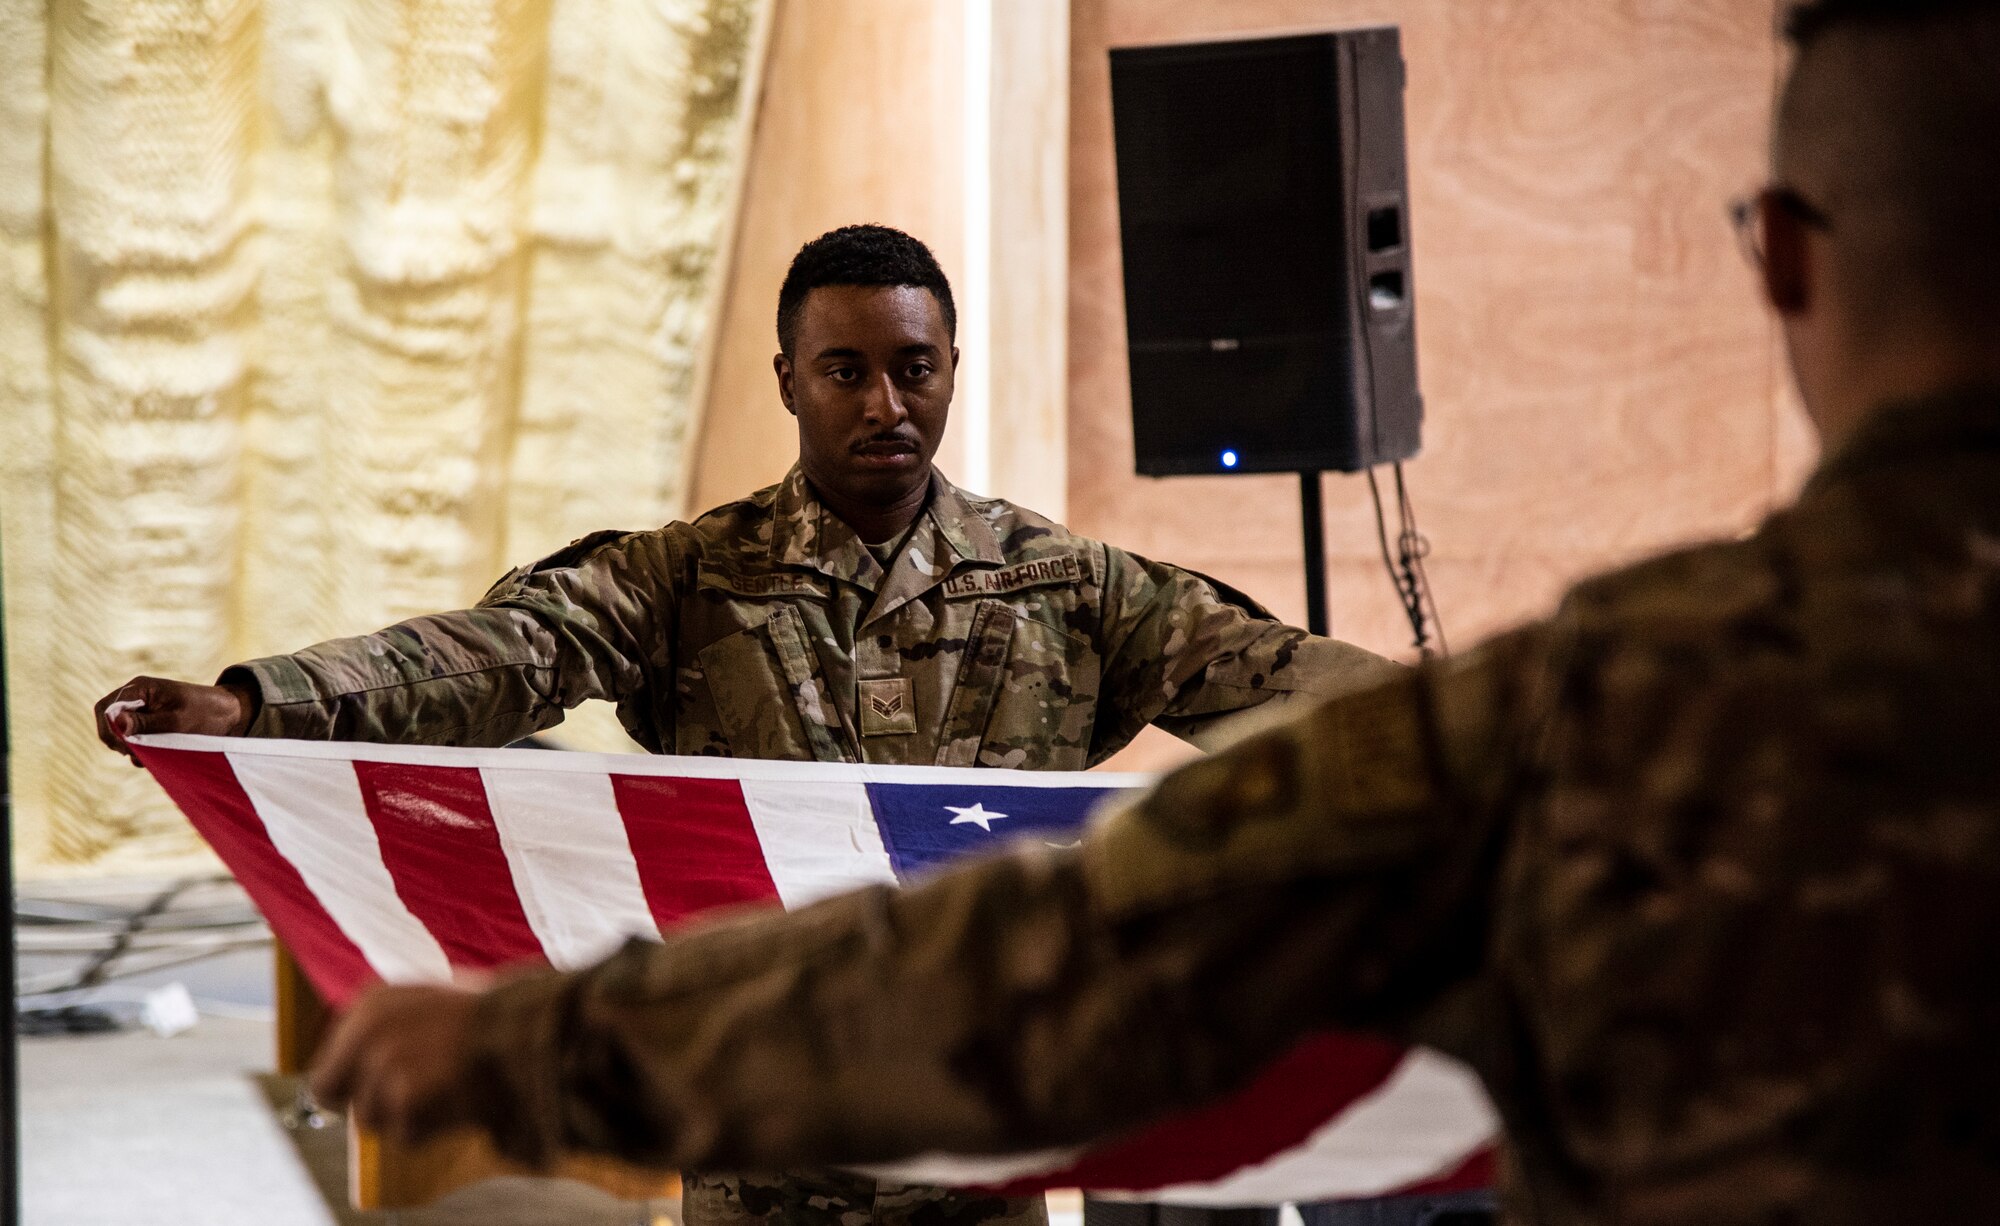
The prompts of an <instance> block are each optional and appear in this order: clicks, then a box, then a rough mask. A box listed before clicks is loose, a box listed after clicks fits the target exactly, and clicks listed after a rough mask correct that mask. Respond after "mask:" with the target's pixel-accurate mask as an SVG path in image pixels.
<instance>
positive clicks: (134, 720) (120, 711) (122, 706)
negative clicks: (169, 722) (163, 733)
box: [104, 698, 158, 740]
mask: <svg viewBox="0 0 2000 1226" xmlns="http://www.w3.org/2000/svg"><path fill="white" fill-rule="evenodd" d="M104 720H105V722H106V723H108V724H110V725H111V731H113V732H115V733H117V734H118V737H119V739H120V740H123V739H126V738H128V737H135V736H140V735H142V734H144V733H146V732H150V731H152V725H154V724H156V723H158V719H157V718H156V715H155V713H154V712H153V711H152V710H151V709H150V708H148V707H147V705H146V700H145V699H143V698H123V699H120V700H119V701H117V702H114V703H112V704H111V705H110V706H108V707H106V708H104Z"/></svg>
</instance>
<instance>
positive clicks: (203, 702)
mask: <svg viewBox="0 0 2000 1226" xmlns="http://www.w3.org/2000/svg"><path fill="white" fill-rule="evenodd" d="M256 714H257V699H256V695H255V694H253V693H252V692H251V691H250V690H249V689H248V688H247V687H244V686H238V685H196V684H194V683H192V682H188V681H170V680H168V679H166V678H165V677H134V678H132V679H131V680H130V681H127V682H126V683H125V684H124V685H121V686H119V687H118V688H117V689H115V690H113V691H111V692H110V693H109V694H106V695H105V696H104V697H102V698H100V699H98V700H97V739H98V740H100V741H103V742H104V745H105V748H107V749H111V750H115V751H116V752H118V753H122V754H124V755H125V756H126V757H128V758H129V757H131V756H132V751H131V750H130V749H128V748H126V746H125V738H126V737H128V736H139V735H141V734H144V733H156V732H193V733H199V734H201V735H204V736H242V735H243V734H244V733H246V732H248V731H249V730H250V721H251V720H252V719H254V718H255V717H256ZM134 765H137V763H136V762H135V763H134Z"/></svg>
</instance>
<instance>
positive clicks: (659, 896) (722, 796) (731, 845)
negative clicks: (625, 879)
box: [611, 775, 778, 932]
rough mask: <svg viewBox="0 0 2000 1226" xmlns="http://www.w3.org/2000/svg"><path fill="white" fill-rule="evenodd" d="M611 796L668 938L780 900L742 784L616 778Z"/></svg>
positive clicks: (641, 879)
mask: <svg viewBox="0 0 2000 1226" xmlns="http://www.w3.org/2000/svg"><path fill="white" fill-rule="evenodd" d="M611 790H612V794H613V795H614V796H615V797H616V798H617V800H618V812H619V813H620V814H621V815H622V816H623V817H624V818H625V834H626V837H627V838H628V839H629V840H630V841H631V844H632V858H633V859H634V860H637V861H638V863H639V884H640V886H641V887H643V888H644V889H645V891H646V905H647V906H648V907H649V908H651V909H652V912H653V919H654V921H655V922H656V923H658V924H659V926H660V931H662V932H665V931H666V930H667V929H668V928H669V927H670V926H672V925H673V924H675V923H678V922H679V921H681V920H683V919H685V918H687V917H688V916H690V915H693V914H695V913H696V912H699V911H706V910H708V909H709V908H711V907H725V906H728V905H730V904H731V903H742V902H761V901H764V900H766V899H773V898H776V897H777V896H778V887H777V885H776V884H775V883H774V882H773V881H772V880H771V870H770V867H769V866H768V865H766V864H765V863H764V847H763V844H761V843H759V842H758V841H757V827H756V826H755V825H754V824H753V823H752V822H751V821H750V809H749V806H747V805H745V804H744V803H743V787H742V785H741V784H739V783H737V782H736V781H735V780H734V779H668V778H661V777H657V776H645V775H613V776H611Z"/></svg>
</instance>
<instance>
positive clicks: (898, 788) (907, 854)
mask: <svg viewBox="0 0 2000 1226" xmlns="http://www.w3.org/2000/svg"><path fill="white" fill-rule="evenodd" d="M1125 790H1126V789H1124V788H1109V787H1107V788H1068V787H1063V788H1023V787H1007V786H1005V785H995V786H990V787H989V786H953V785H944V786H934V785H931V784H912V783H871V784H869V785H868V801H869V803H870V805H872V806H873V807H874V810H875V823H876V825H878V826H880V827H881V829H882V844H883V846H884V847H886V848H887V849H888V852H889V862H890V863H891V864H892V865H894V867H895V869H896V876H897V877H898V878H900V879H902V880H904V881H907V880H909V879H910V878H911V877H912V876H914V875H917V874H920V873H922V872H923V871H924V870H925V869H927V868H930V867H931V866H933V865H936V864H942V863H944V862H945V861H947V860H955V859H957V858H958V857H960V856H968V855H977V854H979V853H981V852H988V851H997V850H999V849H1000V848H1002V847H1005V846H1006V845H1007V844H1009V843H1012V842H1014V841H1015V840H1017V839H1021V838H1026V837H1030V836H1033V837H1035V838H1040V839H1042V840H1044V841H1045V842H1048V843H1051V844H1057V845H1068V844H1070V843H1074V842H1075V841H1076V840H1077V838H1078V837H1079V832H1080V830H1081V828H1082V826H1083V824H1084V823H1085V822H1086V821H1087V820H1088V819H1089V817H1090V815H1091V813H1092V812H1093V811H1094V810H1095V809H1096V808H1097V807H1098V806H1099V805H1100V804H1102V803H1104V801H1105V800H1107V799H1108V798H1110V797H1113V796H1116V795H1118V794H1119V793H1120V792H1123V791H1125Z"/></svg>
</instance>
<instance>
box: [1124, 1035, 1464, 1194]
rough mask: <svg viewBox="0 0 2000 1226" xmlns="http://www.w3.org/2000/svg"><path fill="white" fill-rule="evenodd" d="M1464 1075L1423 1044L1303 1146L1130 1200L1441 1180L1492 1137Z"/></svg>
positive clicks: (1394, 1188)
mask: <svg viewBox="0 0 2000 1226" xmlns="http://www.w3.org/2000/svg"><path fill="white" fill-rule="evenodd" d="M1499 1130H1500V1121H1499V1119H1498V1117H1497V1116H1495V1114H1494V1112H1493V1105H1492V1103H1491V1102H1490V1101H1488V1099H1487V1097H1486V1091H1485V1090H1484V1089H1483V1088H1481V1086H1480V1084H1479V1078H1478V1077H1477V1076H1476V1075H1474V1073H1473V1072H1472V1070H1471V1069H1468V1068H1466V1067H1465V1066H1464V1065H1463V1064H1460V1063H1459V1062H1458V1061H1456V1060H1453V1059H1452V1058H1451V1057H1449V1056H1442V1055H1439V1054H1438V1053H1436V1052H1433V1051H1429V1050H1427V1049H1425V1048H1421V1047H1420V1048H1417V1049H1415V1050H1413V1051H1411V1052H1410V1054H1409V1055H1407V1056H1405V1057H1403V1062H1402V1063H1401V1064H1400V1065H1398V1066H1397V1067H1396V1071H1395V1072H1394V1073H1393V1074H1391V1075H1390V1077H1389V1080H1388V1081H1386V1082H1384V1083H1383V1084H1382V1085H1381V1086H1380V1087H1378V1088H1377V1089H1376V1091H1375V1092H1374V1093H1373V1094H1369V1095H1367V1096H1365V1097H1363V1098H1361V1099H1360V1100H1359V1101H1357V1102H1356V1103H1355V1104H1354V1105H1353V1106H1351V1107H1349V1108H1348V1109H1347V1110H1346V1111H1343V1112H1341V1113H1340V1114H1339V1115H1338V1116H1336V1117H1335V1118H1334V1119H1333V1120H1332V1121H1330V1122H1329V1123H1327V1124H1325V1125H1322V1126H1321V1127H1320V1129H1319V1131H1317V1132H1315V1133H1314V1134H1313V1135H1312V1136H1311V1137H1310V1138H1309V1139H1308V1140H1307V1141H1306V1142H1305V1143H1304V1144H1303V1145H1300V1146H1298V1147H1297V1148H1295V1149H1290V1150H1287V1151H1285V1152H1284V1153H1281V1154H1278V1155H1277V1156H1275V1157H1273V1158H1270V1159H1267V1160H1266V1161H1264V1162H1261V1163H1259V1164H1257V1165H1256V1166H1250V1167H1245V1168H1244V1169H1242V1170H1240V1171H1238V1172H1236V1173H1235V1174H1234V1175H1231V1176H1229V1177H1227V1178H1225V1179H1222V1180H1219V1181H1217V1182H1215V1183H1204V1184H1183V1185H1181V1186H1179V1187H1170V1188H1160V1189H1158V1190H1156V1191H1152V1192H1148V1193H1146V1194H1145V1195H1144V1196H1143V1197H1138V1198H1136V1199H1141V1200H1147V1201H1154V1202H1158V1203H1160V1204H1170V1205H1217V1206H1224V1205H1267V1204H1271V1205H1274V1204H1278V1203H1279V1202H1281V1201H1288V1200H1290V1201H1314V1200H1335V1199H1347V1198H1351V1197H1364V1196H1391V1195H1394V1194H1395V1193H1397V1192H1400V1191H1402V1190H1403V1189H1405V1188H1410V1187H1415V1186H1416V1185H1418V1184H1421V1183H1423V1182H1425V1181H1426V1180H1430V1179H1435V1178H1437V1177H1438V1176H1440V1175H1444V1174H1448V1173H1449V1172H1451V1171H1452V1170H1454V1169H1456V1168H1457V1167H1458V1166H1459V1164H1461V1163H1463V1162H1464V1161H1465V1160H1466V1159H1467V1158H1470V1157H1471V1156H1472V1155H1473V1154H1474V1153H1476V1152H1478V1151H1479V1150H1480V1149H1483V1148H1484V1147H1485V1146H1487V1145H1488V1144H1490V1143H1491V1142H1492V1140H1493V1138H1494V1137H1495V1136H1497V1135H1499Z"/></svg>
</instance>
